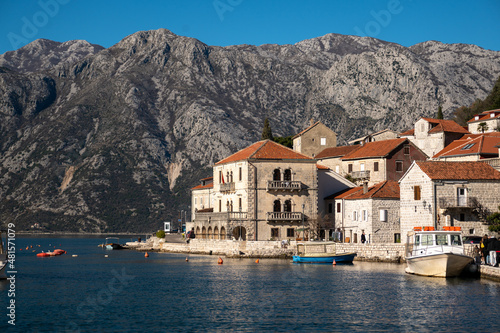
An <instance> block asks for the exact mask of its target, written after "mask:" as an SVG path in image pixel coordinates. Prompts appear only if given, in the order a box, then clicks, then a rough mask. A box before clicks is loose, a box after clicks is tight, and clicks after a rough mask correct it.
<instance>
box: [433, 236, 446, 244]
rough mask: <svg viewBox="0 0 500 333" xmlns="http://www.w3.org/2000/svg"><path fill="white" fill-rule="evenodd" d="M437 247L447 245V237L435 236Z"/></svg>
mask: <svg viewBox="0 0 500 333" xmlns="http://www.w3.org/2000/svg"><path fill="white" fill-rule="evenodd" d="M436 244H437V245H448V235H436Z"/></svg>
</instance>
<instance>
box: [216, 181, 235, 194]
mask: <svg viewBox="0 0 500 333" xmlns="http://www.w3.org/2000/svg"><path fill="white" fill-rule="evenodd" d="M234 189H235V186H234V182H230V183H225V184H219V190H220V191H221V192H234Z"/></svg>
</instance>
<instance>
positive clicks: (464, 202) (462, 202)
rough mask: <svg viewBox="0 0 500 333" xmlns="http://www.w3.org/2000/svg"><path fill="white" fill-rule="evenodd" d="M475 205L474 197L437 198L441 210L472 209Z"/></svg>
mask: <svg viewBox="0 0 500 333" xmlns="http://www.w3.org/2000/svg"><path fill="white" fill-rule="evenodd" d="M476 203H477V200H476V198H475V197H465V198H459V197H457V196H450V197H440V198H439V207H440V208H441V209H450V208H473V207H474V206H475V204H476Z"/></svg>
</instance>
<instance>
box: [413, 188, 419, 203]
mask: <svg viewBox="0 0 500 333" xmlns="http://www.w3.org/2000/svg"><path fill="white" fill-rule="evenodd" d="M413 200H420V186H413Z"/></svg>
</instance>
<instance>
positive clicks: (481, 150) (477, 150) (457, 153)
mask: <svg viewBox="0 0 500 333" xmlns="http://www.w3.org/2000/svg"><path fill="white" fill-rule="evenodd" d="M498 145H500V132H490V133H484V134H466V135H464V136H463V137H462V138H461V139H459V140H455V141H453V142H452V143H450V144H449V145H448V146H446V147H445V148H444V149H443V150H441V151H440V152H438V153H437V154H436V155H434V156H433V157H432V159H433V160H439V161H480V160H484V161H485V162H486V161H489V159H498V157H499V149H498Z"/></svg>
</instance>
